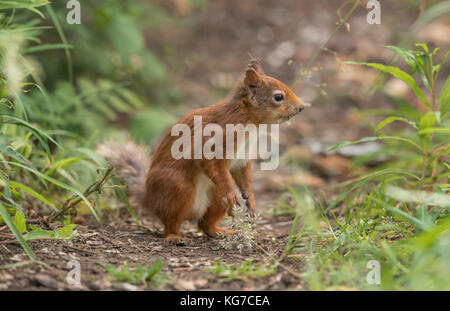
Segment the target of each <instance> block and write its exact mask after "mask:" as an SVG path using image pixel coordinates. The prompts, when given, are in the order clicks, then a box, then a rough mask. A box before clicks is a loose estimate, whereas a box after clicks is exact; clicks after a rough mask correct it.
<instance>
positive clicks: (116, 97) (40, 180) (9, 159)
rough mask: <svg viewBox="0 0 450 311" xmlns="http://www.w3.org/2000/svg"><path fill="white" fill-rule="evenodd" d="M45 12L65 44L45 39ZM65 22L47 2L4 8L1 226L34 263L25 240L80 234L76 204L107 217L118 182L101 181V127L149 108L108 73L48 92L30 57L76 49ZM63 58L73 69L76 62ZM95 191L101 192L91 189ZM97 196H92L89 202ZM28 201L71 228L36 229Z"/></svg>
mask: <svg viewBox="0 0 450 311" xmlns="http://www.w3.org/2000/svg"><path fill="white" fill-rule="evenodd" d="M41 9H45V10H46V12H47V13H48V15H49V17H50V18H49V20H51V21H53V23H54V27H55V28H56V29H57V33H58V34H59V35H60V36H61V38H62V40H63V43H62V44H45V43H42V40H41V39H42V37H44V34H46V33H47V31H48V30H49V29H50V28H51V27H48V26H41V25H40V23H41V22H42V17H43V16H44V13H42V12H41V11H40V10H41ZM60 26H61V25H60V23H59V22H58V17H57V15H55V14H53V10H52V9H51V8H49V7H48V2H47V1H17V2H11V3H8V4H1V5H0V196H1V198H0V223H1V222H4V223H5V224H6V225H7V226H8V227H9V228H10V230H11V232H13V234H14V235H15V237H16V238H17V240H18V241H19V243H20V244H21V245H22V247H23V248H24V250H25V252H26V253H27V255H28V256H29V257H30V258H31V259H33V260H34V259H35V255H34V253H33V251H32V250H31V248H30V247H29V246H28V244H27V242H26V241H27V240H30V239H37V238H69V237H73V236H75V235H76V230H74V228H73V227H74V226H73V225H69V223H70V221H71V214H72V213H73V212H74V211H75V210H76V207H77V204H78V203H82V204H84V206H85V207H87V208H88V209H89V210H90V212H91V213H92V215H93V216H94V217H95V218H96V219H97V220H98V221H101V207H102V206H101V204H100V199H99V197H98V191H100V190H102V189H107V188H115V186H109V185H106V182H107V180H104V179H102V182H101V185H100V184H98V183H97V181H96V180H97V179H98V175H99V174H102V173H105V174H106V173H107V172H108V168H107V167H106V162H105V161H104V160H103V159H102V158H101V157H100V156H98V155H96V154H95V152H94V151H93V147H94V144H93V141H94V139H95V138H96V137H97V136H98V134H99V131H98V130H97V128H98V127H100V128H102V129H103V131H102V132H101V133H103V132H104V131H105V129H106V128H107V124H108V122H109V121H114V119H115V116H116V115H117V113H122V114H129V113H132V112H133V111H134V110H135V109H136V108H138V107H141V106H142V105H143V104H142V101H141V100H140V99H139V96H137V95H135V94H134V93H133V92H132V91H130V90H129V89H128V88H127V87H125V86H124V85H122V84H118V83H114V82H111V81H109V80H106V79H102V78H98V79H96V81H95V82H91V81H90V80H89V79H87V78H77V79H74V80H75V81H76V84H73V83H71V82H70V81H65V80H64V79H59V82H58V83H57V84H55V87H53V88H52V90H51V91H49V90H48V89H49V88H48V83H45V84H44V83H43V81H42V77H41V74H40V72H39V71H37V70H36V69H35V68H38V67H39V66H37V63H36V58H32V57H31V55H33V56H35V55H36V54H40V55H46V54H48V53H51V52H52V51H54V50H58V49H61V48H63V49H65V50H66V52H67V51H68V50H69V49H71V48H72V46H70V45H68V44H67V43H65V42H66V40H65V39H64V38H65V36H64V33H63V30H62V29H61V27H60ZM36 43H37V44H36ZM66 55H68V54H67V53H66ZM38 59H39V58H38ZM63 59H64V58H63ZM65 60H66V61H67V62H68V64H69V67H70V66H71V65H72V63H71V59H70V58H66V59H65ZM44 63H45V62H44ZM105 176H106V175H105ZM106 177H108V178H109V175H108V176H106ZM108 178H107V179H108ZM88 185H90V186H88ZM99 186H100V187H99ZM91 188H92V189H96V191H88V190H89V189H91ZM86 189H87V190H86ZM113 194H114V195H116V196H117V195H119V194H118V193H116V192H113ZM91 195H94V196H95V197H94V199H93V200H91V199H88V196H91ZM24 206H26V207H27V208H28V209H29V208H32V209H34V211H35V212H36V214H38V215H49V214H51V213H54V214H57V215H59V216H61V217H58V219H56V218H52V220H58V221H59V220H62V223H63V224H64V225H65V226H64V227H62V228H60V229H56V230H52V231H50V230H44V229H41V228H38V227H36V226H32V225H31V224H30V223H29V220H30V219H28V216H27V211H26V209H25V208H24ZM67 207H68V208H67ZM129 210H130V212H132V210H131V209H129ZM61 211H63V212H64V213H61ZM136 220H137V218H136ZM70 228H71V229H70ZM69 229H70V230H69ZM27 231H28V233H26V232H27ZM66 231H67V232H66ZM64 232H66V233H67V234H64ZM25 233H26V234H25ZM72 233H73V234H72Z"/></svg>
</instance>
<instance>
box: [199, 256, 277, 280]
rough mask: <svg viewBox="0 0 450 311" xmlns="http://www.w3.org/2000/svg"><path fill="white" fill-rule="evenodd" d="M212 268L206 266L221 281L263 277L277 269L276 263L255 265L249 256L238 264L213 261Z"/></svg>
mask: <svg viewBox="0 0 450 311" xmlns="http://www.w3.org/2000/svg"><path fill="white" fill-rule="evenodd" d="M213 265H214V267H213V268H207V269H206V271H207V272H210V273H214V274H216V275H218V276H219V277H221V278H222V281H223V282H231V281H233V280H242V281H246V282H248V281H250V279H252V278H258V277H263V276H266V275H270V274H273V273H275V272H276V271H277V265H276V264H274V265H269V266H268V265H264V264H263V265H255V264H254V263H253V259H252V258H249V259H247V260H246V261H243V262H242V263H240V264H239V265H236V266H231V265H228V264H226V263H224V262H222V261H216V262H214V264H213Z"/></svg>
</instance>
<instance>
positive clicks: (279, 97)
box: [273, 94, 284, 102]
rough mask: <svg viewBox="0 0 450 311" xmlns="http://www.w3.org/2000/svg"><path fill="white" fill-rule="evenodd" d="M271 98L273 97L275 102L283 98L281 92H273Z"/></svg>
mask: <svg viewBox="0 0 450 311" xmlns="http://www.w3.org/2000/svg"><path fill="white" fill-rule="evenodd" d="M273 98H274V99H275V100H276V101H277V102H280V101H282V100H283V99H284V96H283V94H275V95H274V96H273Z"/></svg>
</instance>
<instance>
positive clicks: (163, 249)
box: [0, 215, 301, 290]
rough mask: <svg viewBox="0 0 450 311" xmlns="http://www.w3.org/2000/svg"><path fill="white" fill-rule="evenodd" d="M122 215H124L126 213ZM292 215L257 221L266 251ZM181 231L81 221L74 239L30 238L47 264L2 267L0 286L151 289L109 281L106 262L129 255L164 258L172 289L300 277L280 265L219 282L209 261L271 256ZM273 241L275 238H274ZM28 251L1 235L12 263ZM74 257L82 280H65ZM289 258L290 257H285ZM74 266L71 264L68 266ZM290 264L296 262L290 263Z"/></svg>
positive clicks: (4, 257)
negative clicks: (177, 238)
mask: <svg viewBox="0 0 450 311" xmlns="http://www.w3.org/2000/svg"><path fill="white" fill-rule="evenodd" d="M124 216H126V215H124ZM290 218H291V217H279V218H278V219H276V218H264V219H263V220H262V221H261V223H260V224H259V228H260V231H261V232H260V234H259V235H258V238H257V242H258V244H259V245H261V246H262V247H264V249H266V250H267V251H268V252H269V253H271V254H273V255H275V256H278V255H279V254H280V253H281V252H282V251H283V246H284V245H285V242H286V240H287V237H288V233H289V230H290V221H289V219H290ZM183 229H184V230H183V231H184V232H185V235H186V236H187V237H189V238H191V239H192V242H191V243H190V244H189V245H186V246H172V245H171V246H166V245H164V243H163V235H162V232H161V230H159V229H158V228H155V227H154V226H152V224H150V226H149V227H147V229H142V228H140V227H138V226H137V225H136V224H135V223H134V221H133V220H132V219H131V218H130V217H126V219H125V220H119V218H116V220H111V221H110V223H109V224H108V225H106V226H102V227H98V226H95V225H94V226H92V225H89V226H81V225H79V226H78V228H77V230H78V233H79V235H78V236H77V237H75V238H74V239H72V240H38V241H30V242H29V244H30V246H31V248H32V249H33V251H34V252H35V254H36V256H37V258H38V259H39V260H40V261H43V262H45V263H46V264H47V265H48V267H46V266H44V265H39V264H37V263H29V264H26V265H24V266H19V267H16V268H12V269H6V270H0V289H1V290H23V289H27V290H65V289H77V290H80V289H81V290H109V289H127V290H137V289H153V288H154V287H152V286H148V287H145V286H144V287H142V286H141V287H138V286H134V285H130V284H128V283H119V282H113V281H112V280H111V278H110V277H109V275H108V273H107V272H106V270H105V268H104V266H105V265H106V264H113V265H115V266H116V267H119V266H120V265H122V264H123V263H124V262H125V261H127V262H128V263H129V264H130V266H131V267H133V266H135V264H136V263H140V264H142V265H149V264H152V263H154V261H155V260H156V259H157V258H161V259H163V261H164V265H165V267H164V270H163V271H164V272H170V275H169V278H168V279H169V280H172V283H171V284H168V285H166V286H165V287H162V288H159V289H168V290H170V289H176V290H194V289H210V290H214V289H217V290H219V289H220V290H282V289H286V288H291V289H295V288H299V287H301V283H300V281H299V280H298V279H296V278H295V277H293V276H291V275H290V274H289V273H287V272H286V271H283V270H282V269H279V270H278V272H276V273H275V274H271V275H269V276H266V277H263V278H258V279H257V281H252V280H248V281H242V280H235V281H233V282H222V280H223V278H220V277H218V276H216V275H215V274H213V273H210V272H206V271H205V269H207V268H211V267H212V265H213V262H215V261H217V260H219V259H220V260H222V261H223V262H225V263H228V264H235V263H238V262H242V261H244V260H246V259H247V258H249V257H252V258H253V263H254V264H255V265H259V264H261V263H264V262H266V263H267V262H270V260H271V259H270V258H269V257H268V256H266V255H265V254H263V253H261V252H258V251H253V252H248V251H246V252H243V253H239V252H238V251H237V250H231V251H229V250H224V249H223V248H222V247H221V246H220V245H219V244H218V241H217V240H216V239H211V238H208V237H206V236H204V235H203V234H201V233H199V232H198V231H197V229H196V228H195V226H193V225H192V224H185V226H184V228H183ZM274 242H276V243H274ZM26 260H27V257H26V255H25V253H24V251H23V250H22V248H21V247H20V246H19V245H18V244H17V243H15V242H7V241H4V240H3V241H0V262H2V264H15V263H19V262H24V261H25V262H26ZM71 260H77V261H78V262H79V263H80V268H81V285H80V286H73V285H69V284H68V283H67V282H66V276H67V274H68V272H69V271H70V270H71V269H69V267H67V263H68V262H69V261H71ZM284 264H285V265H289V264H290V260H287V261H285V262H284ZM70 268H72V267H70ZM291 268H292V269H296V268H298V265H292V267H291Z"/></svg>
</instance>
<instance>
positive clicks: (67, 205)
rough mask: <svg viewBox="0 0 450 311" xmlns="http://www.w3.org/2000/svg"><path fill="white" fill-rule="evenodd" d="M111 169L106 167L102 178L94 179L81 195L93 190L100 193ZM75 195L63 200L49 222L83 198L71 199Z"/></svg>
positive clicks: (86, 195)
mask: <svg viewBox="0 0 450 311" xmlns="http://www.w3.org/2000/svg"><path fill="white" fill-rule="evenodd" d="M112 171H113V168H112V167H108V169H107V170H106V172H105V174H104V175H103V177H102V179H100V180H98V181H96V182H95V183H93V184H92V185H90V186H89V187H87V189H86V190H85V191H84V193H83V196H84V197H88V196H89V195H91V194H92V193H94V192H98V193H100V192H101V190H102V188H103V186H104V185H105V183H106V182H107V181H108V180H109V178H110V177H111V173H112ZM76 197H77V196H72V197H71V198H69V199H68V200H66V202H64V205H63V208H62V209H61V210H60V211H59V212H58V213H56V215H54V216H53V217H51V218H50V222H53V221H55V219H57V218H58V217H60V216H61V215H63V214H64V213H66V212H67V211H68V210H70V209H71V208H74V207H75V206H77V204H78V203H80V202H81V201H82V200H83V199H81V198H78V199H77V200H75V201H73V200H74V199H75V198H76Z"/></svg>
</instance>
